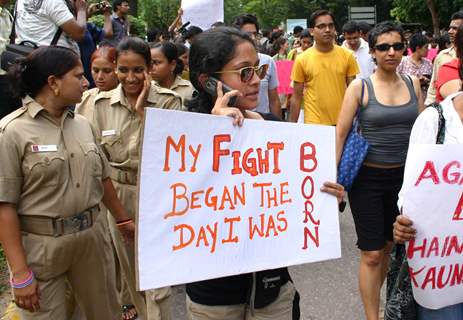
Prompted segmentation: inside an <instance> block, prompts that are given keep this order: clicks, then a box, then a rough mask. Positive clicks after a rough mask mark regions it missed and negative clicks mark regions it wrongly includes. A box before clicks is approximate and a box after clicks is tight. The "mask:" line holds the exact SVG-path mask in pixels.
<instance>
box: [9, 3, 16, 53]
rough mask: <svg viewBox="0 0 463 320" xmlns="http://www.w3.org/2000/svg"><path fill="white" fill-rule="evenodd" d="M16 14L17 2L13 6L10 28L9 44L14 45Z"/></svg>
mask: <svg viewBox="0 0 463 320" xmlns="http://www.w3.org/2000/svg"><path fill="white" fill-rule="evenodd" d="M17 14H18V1H16V3H15V4H14V14H13V22H12V23H13V25H12V26H11V33H10V44H14V40H15V39H16V15H17Z"/></svg>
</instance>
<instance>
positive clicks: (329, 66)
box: [291, 45, 360, 125]
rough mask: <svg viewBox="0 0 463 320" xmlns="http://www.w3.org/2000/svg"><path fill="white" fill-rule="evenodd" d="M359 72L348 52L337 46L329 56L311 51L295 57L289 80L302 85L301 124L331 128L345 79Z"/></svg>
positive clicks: (325, 53)
mask: <svg viewBox="0 0 463 320" xmlns="http://www.w3.org/2000/svg"><path fill="white" fill-rule="evenodd" d="M359 72H360V71H359V67H358V65H357V61H356V60H355V57H354V55H353V53H352V51H350V50H348V49H345V48H341V47H340V46H337V45H335V46H334V48H333V50H331V51H330V52H320V51H318V50H317V49H316V48H315V47H311V48H309V49H307V50H306V51H304V52H303V53H301V54H299V55H298V56H297V58H296V61H295V63H294V66H293V70H292V73H291V79H292V80H293V81H296V82H302V83H304V84H305V90H304V91H305V92H304V122H305V123H315V124H324V125H335V124H336V122H337V120H338V115H339V111H340V110H341V105H342V100H343V98H344V93H345V92H346V87H347V86H346V78H347V77H353V76H355V75H357V74H358V73H359Z"/></svg>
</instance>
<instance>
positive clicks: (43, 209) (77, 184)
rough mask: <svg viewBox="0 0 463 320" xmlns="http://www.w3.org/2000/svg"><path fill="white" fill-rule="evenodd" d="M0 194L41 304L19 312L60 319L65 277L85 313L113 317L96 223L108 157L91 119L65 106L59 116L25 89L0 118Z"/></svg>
mask: <svg viewBox="0 0 463 320" xmlns="http://www.w3.org/2000/svg"><path fill="white" fill-rule="evenodd" d="M0 159H1V160H0V162H1V164H2V165H1V166H0V202H7V203H13V204H15V205H16V210H17V213H18V216H19V221H20V225H21V231H22V243H23V247H24V249H25V253H26V258H27V264H28V266H29V267H30V268H31V269H32V270H33V272H34V273H35V276H36V279H37V282H38V285H39V290H40V292H41V298H40V307H41V308H40V311H38V312H35V313H30V312H28V311H25V310H22V309H21V315H22V318H23V319H47V320H48V319H63V320H64V319H67V314H68V311H69V310H66V308H67V307H66V306H67V304H66V282H67V281H68V283H69V284H70V286H71V287H72V290H73V292H74V295H75V299H76V300H77V302H78V303H79V305H80V307H81V309H82V311H83V313H84V314H85V316H86V319H87V320H92V319H119V318H120V316H121V315H120V308H119V307H118V301H117V298H116V288H115V286H114V282H109V281H107V279H109V278H110V277H111V276H110V275H109V274H108V272H109V271H108V270H107V266H108V265H110V264H111V263H113V262H112V261H108V260H107V259H106V257H107V255H105V254H103V252H104V250H107V246H108V244H109V239H108V238H105V237H104V236H103V235H104V233H103V232H101V231H100V230H99V228H101V224H100V223H98V221H97V220H98V216H99V213H100V211H99V203H100V202H101V200H102V198H103V193H104V190H103V184H102V179H105V178H107V177H109V169H110V168H109V165H108V162H107V160H106V157H105V156H104V154H103V152H102V151H101V149H100V147H99V146H98V145H97V144H96V140H95V136H94V133H93V131H92V129H91V126H90V123H89V122H88V121H87V119H85V118H84V117H82V116H80V115H74V113H73V112H72V111H71V110H67V111H65V112H64V113H63V116H62V118H61V120H60V123H59V124H58V123H57V122H56V120H55V118H53V116H51V115H50V114H49V113H48V111H47V110H45V109H44V108H43V107H42V106H40V105H39V104H38V103H37V102H36V101H35V100H33V99H32V98H30V97H26V98H25V99H23V107H22V108H20V109H18V110H16V111H14V112H13V113H11V114H10V115H8V116H7V117H5V118H3V119H2V120H1V121H0Z"/></svg>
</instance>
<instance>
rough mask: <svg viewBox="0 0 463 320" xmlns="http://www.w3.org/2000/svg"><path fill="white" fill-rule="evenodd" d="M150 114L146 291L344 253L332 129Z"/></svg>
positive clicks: (144, 172) (141, 269)
mask: <svg viewBox="0 0 463 320" xmlns="http://www.w3.org/2000/svg"><path fill="white" fill-rule="evenodd" d="M145 113H146V119H145V130H144V136H143V147H142V149H143V150H142V160H141V164H140V175H141V179H140V186H139V188H140V190H139V191H140V192H139V213H138V229H137V232H138V233H137V259H138V270H137V276H138V285H139V288H140V290H147V289H152V288H159V287H164V286H169V285H176V284H181V283H189V282H194V281H199V280H205V279H212V278H218V277H223V276H230V275H235V274H241V273H248V272H253V271H259V270H265V269H273V268H278V267H284V266H289V265H296V264H302V263H307V262H313V261H320V260H327V259H334V258H339V257H340V256H341V246H340V235H339V221H338V206H337V200H336V198H335V197H334V196H331V195H328V194H326V193H322V192H321V191H320V188H321V186H322V184H323V182H325V181H335V180H336V168H335V152H334V151H335V148H334V145H335V144H334V128H333V127H328V126H315V125H296V124H291V123H284V122H271V121H256V120H245V122H244V125H243V126H242V127H235V126H233V125H232V120H231V118H229V117H219V116H210V115H205V114H196V113H187V112H181V111H166V110H160V109H154V108H151V109H150V108H148V109H146V111H145Z"/></svg>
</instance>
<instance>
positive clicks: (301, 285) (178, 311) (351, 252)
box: [173, 209, 365, 320]
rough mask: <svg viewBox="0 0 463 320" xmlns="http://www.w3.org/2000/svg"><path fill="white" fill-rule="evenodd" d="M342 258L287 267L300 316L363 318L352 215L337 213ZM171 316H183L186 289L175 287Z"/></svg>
mask: <svg viewBox="0 0 463 320" xmlns="http://www.w3.org/2000/svg"><path fill="white" fill-rule="evenodd" d="M340 224H341V243H342V258H341V259H337V260H331V261H325V262H320V263H313V264H306V265H300V266H295V267H291V268H290V272H291V276H292V277H293V279H294V282H295V284H296V287H297V289H298V291H299V293H300V294H301V312H302V319H303V320H338V319H339V320H361V319H364V318H365V317H364V315H363V309H362V305H361V300H360V296H359V294H358V285H357V273H358V253H359V252H358V249H357V247H356V246H355V241H356V239H357V238H356V235H355V229H354V222H353V220H352V215H351V213H350V211H349V210H348V209H346V211H345V212H344V213H341V214H340ZM175 293H176V296H175V304H174V310H173V314H174V316H173V319H175V320H185V319H186V317H185V303H184V301H185V293H184V290H183V288H182V287H177V288H175Z"/></svg>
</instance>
